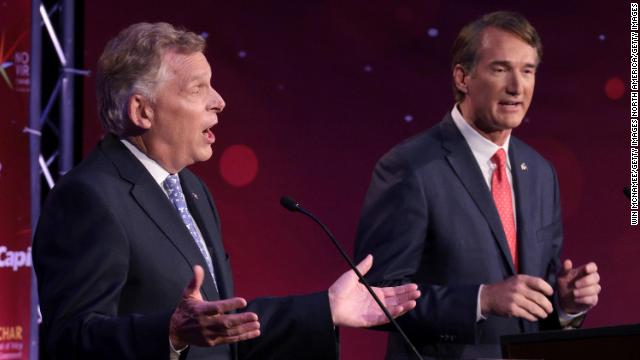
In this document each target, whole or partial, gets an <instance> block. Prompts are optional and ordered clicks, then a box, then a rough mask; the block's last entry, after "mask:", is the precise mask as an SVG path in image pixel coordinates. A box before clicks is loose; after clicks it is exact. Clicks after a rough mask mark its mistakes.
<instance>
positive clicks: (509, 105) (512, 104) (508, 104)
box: [498, 101, 522, 110]
mask: <svg viewBox="0 0 640 360" xmlns="http://www.w3.org/2000/svg"><path fill="white" fill-rule="evenodd" d="M498 105H500V106H501V107H503V108H504V109H511V110H515V109H518V108H520V106H522V102H521V101H499V102H498Z"/></svg>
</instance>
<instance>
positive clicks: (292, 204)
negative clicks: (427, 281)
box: [280, 196, 422, 360]
mask: <svg viewBox="0 0 640 360" xmlns="http://www.w3.org/2000/svg"><path fill="white" fill-rule="evenodd" d="M280 204H281V205H282V206H283V207H284V208H285V209H287V210H289V211H293V212H296V211H297V212H300V213H303V214H305V215H307V216H308V217H310V218H311V220H313V221H314V222H315V223H316V224H318V225H320V227H321V228H322V230H324V232H325V234H327V236H329V239H331V241H332V242H333V245H335V246H336V248H337V249H338V251H339V252H340V255H342V257H343V258H344V259H345V260H346V261H347V263H348V264H349V267H351V269H352V270H353V271H354V272H355V273H356V276H358V279H360V282H361V283H362V284H363V285H364V286H365V288H367V291H369V294H371V297H373V300H375V302H376V303H377V304H378V306H380V309H382V312H383V313H384V314H385V315H386V317H387V319H389V321H390V322H391V324H393V326H394V327H395V328H396V330H398V333H400V335H402V338H403V339H404V341H405V343H407V345H409V347H410V348H411V350H413V352H414V353H415V354H416V357H417V358H418V359H420V360H422V356H421V355H420V353H419V352H418V349H416V347H415V346H414V345H413V343H412V342H411V340H409V337H407V334H405V332H404V331H403V330H402V328H401V327H400V325H399V324H398V323H397V322H396V320H395V319H394V318H393V316H391V314H390V313H389V310H387V308H386V307H385V306H384V304H383V303H382V301H380V298H378V295H376V293H375V292H374V291H373V289H372V288H371V285H369V283H368V282H367V280H366V279H365V278H364V277H363V276H362V274H361V273H360V271H359V270H358V268H356V265H355V264H354V263H353V261H351V258H349V255H347V253H346V252H345V251H344V249H343V248H342V246H340V243H338V241H337V240H336V238H335V237H334V236H333V234H332V233H331V231H329V228H328V227H327V226H326V225H325V224H324V223H323V222H322V221H320V219H318V218H317V217H316V216H315V215H313V214H312V213H310V212H309V211H308V210H306V209H305V208H303V207H302V206H300V204H299V203H298V202H297V201H295V200H293V199H292V198H290V197H288V196H283V197H281V198H280Z"/></svg>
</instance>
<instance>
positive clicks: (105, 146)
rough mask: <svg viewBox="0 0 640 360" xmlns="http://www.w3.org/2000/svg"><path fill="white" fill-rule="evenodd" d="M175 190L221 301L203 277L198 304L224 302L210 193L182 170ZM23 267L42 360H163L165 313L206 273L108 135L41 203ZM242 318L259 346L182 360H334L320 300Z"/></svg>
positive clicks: (145, 179) (164, 203) (272, 306)
mask: <svg viewBox="0 0 640 360" xmlns="http://www.w3.org/2000/svg"><path fill="white" fill-rule="evenodd" d="M180 181H181V184H182V188H183V191H184V193H185V197H186V199H187V204H188V207H189V211H190V212H191V214H192V215H193V218H194V219H195V221H196V223H197V224H198V227H199V228H200V230H201V232H202V235H203V237H204V239H205V241H206V243H207V245H208V247H209V251H210V253H211V257H212V260H213V264H214V268H215V272H216V279H217V283H218V288H219V291H220V292H219V293H218V290H216V288H215V286H214V283H213V280H212V278H211V275H210V274H209V272H208V271H205V272H204V273H205V280H204V283H203V286H202V288H201V293H202V296H203V298H204V299H206V300H217V299H221V298H229V297H233V282H232V274H231V268H230V266H229V259H228V256H227V254H226V252H225V250H224V247H223V244H222V240H221V236H220V224H219V219H218V214H217V212H216V208H215V206H214V203H213V200H212V198H211V195H210V193H209V191H208V190H207V188H206V186H205V185H204V184H203V183H202V181H201V180H200V179H198V178H197V177H196V176H195V175H194V174H193V173H191V172H190V171H189V170H186V169H185V170H183V171H181V172H180ZM33 260H34V267H35V270H36V274H37V278H38V292H39V296H40V306H41V310H42V315H43V323H42V332H41V333H42V338H41V341H42V344H43V346H42V354H43V358H51V359H154V360H156V359H168V357H169V320H170V317H171V314H172V313H173V311H174V310H175V308H176V305H177V304H178V302H179V301H180V298H181V294H182V292H183V290H184V288H185V286H186V285H187V284H188V283H189V281H190V280H191V279H192V278H193V270H192V268H193V266H194V265H196V264H199V265H201V266H202V267H203V268H204V269H206V268H207V267H206V265H205V260H204V258H203V257H202V255H201V253H200V251H199V250H198V248H197V246H196V244H195V242H194V240H193V239H192V237H191V235H190V234H189V231H188V230H187V228H186V227H185V225H184V224H183V223H182V221H181V219H180V217H179V216H178V214H177V212H176V210H175V209H174V207H173V205H172V204H171V202H170V201H169V199H168V198H167V196H166V195H165V194H164V193H163V191H162V189H161V188H160V186H158V184H157V183H156V182H155V180H154V179H153V177H152V176H151V175H150V174H149V172H148V171H147V170H146V169H145V168H144V166H143V165H142V164H141V163H140V162H139V161H138V160H137V159H136V158H135V157H134V155H133V154H131V152H130V151H129V150H128V149H126V147H125V146H124V145H123V144H122V143H121V142H120V141H119V140H118V139H116V138H115V137H113V136H111V135H109V136H107V137H106V138H105V139H104V140H102V141H101V142H100V144H99V145H98V147H97V148H96V149H95V150H94V151H93V152H92V153H91V154H90V155H89V156H88V157H87V159H85V160H84V161H83V162H82V163H81V164H80V165H78V166H77V167H76V168H75V169H73V170H72V171H71V172H69V174H67V175H66V176H64V177H63V178H62V179H61V181H60V182H59V183H58V184H57V185H56V186H55V188H54V189H53V191H52V192H51V194H50V195H49V197H48V199H47V201H46V203H45V205H44V207H43V210H42V214H41V217H40V221H39V223H38V227H37V230H36V234H35V238H34V245H33ZM247 310H248V311H255V312H256V313H257V314H258V316H259V319H260V323H261V332H262V335H261V336H260V337H258V338H257V339H253V340H250V341H245V342H242V343H240V344H239V345H237V346H236V345H232V346H228V345H221V346H216V347H212V348H206V347H196V346H191V347H190V348H189V349H188V350H187V351H186V352H185V353H183V355H182V356H181V358H182V359H225V360H228V359H288V358H308V357H309V356H311V358H314V359H332V358H335V357H336V353H337V349H336V345H337V344H336V338H335V333H334V330H333V324H332V322H331V314H330V309H329V303H328V298H327V294H326V292H323V293H318V294H313V295H307V296H299V297H283V298H262V299H257V300H254V301H252V302H250V303H249V306H248V307H247ZM309 314H313V316H310V315H309ZM309 354H310V355H309Z"/></svg>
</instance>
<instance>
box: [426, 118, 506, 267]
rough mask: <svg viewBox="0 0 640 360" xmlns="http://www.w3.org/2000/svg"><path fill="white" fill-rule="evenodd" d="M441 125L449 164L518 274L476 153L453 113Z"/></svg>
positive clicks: (504, 256)
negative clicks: (470, 146) (454, 118)
mask: <svg viewBox="0 0 640 360" xmlns="http://www.w3.org/2000/svg"><path fill="white" fill-rule="evenodd" d="M439 126H440V129H441V134H442V145H443V147H444V148H445V149H446V150H447V151H449V153H448V154H447V155H446V159H447V161H448V162H449V165H451V167H452V168H453V171H454V172H455V173H456V175H457V176H458V178H459V179H460V181H461V182H462V184H463V185H464V187H465V188H466V189H467V192H468V193H469V195H470V196H471V198H472V199H473V201H474V202H475V204H476V205H477V206H478V209H479V210H480V213H482V215H483V216H484V218H485V219H486V221H487V223H488V224H489V228H491V232H492V233H493V236H494V238H495V240H496V243H497V245H498V248H499V249H500V252H501V253H502V256H503V260H504V261H505V263H506V264H508V267H509V270H510V271H511V273H512V274H515V269H514V266H513V261H512V259H511V253H510V251H509V246H508V245H507V238H506V236H505V234H504V230H503V228H502V222H501V221H500V215H498V210H497V209H496V206H495V204H494V202H493V198H492V197H491V193H490V191H489V188H488V187H487V184H486V182H485V180H484V178H483V175H482V171H481V170H480V166H479V165H478V162H477V161H476V159H475V157H474V156H473V153H472V152H471V149H470V148H469V145H468V144H467V142H466V141H465V139H464V137H463V136H462V134H461V133H460V131H459V130H458V128H457V127H456V125H455V124H454V122H453V119H452V118H451V115H450V114H447V116H446V117H445V118H444V120H443V121H442V122H441V123H440V125H439Z"/></svg>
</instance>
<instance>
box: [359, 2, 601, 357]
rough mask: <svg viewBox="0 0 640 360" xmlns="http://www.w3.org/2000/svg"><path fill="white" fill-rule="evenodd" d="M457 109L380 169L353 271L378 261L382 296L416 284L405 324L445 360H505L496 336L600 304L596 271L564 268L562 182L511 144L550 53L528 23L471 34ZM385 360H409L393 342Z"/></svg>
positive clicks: (575, 316) (422, 345) (500, 24)
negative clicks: (370, 259)
mask: <svg viewBox="0 0 640 360" xmlns="http://www.w3.org/2000/svg"><path fill="white" fill-rule="evenodd" d="M452 54H453V60H452V73H453V74H452V75H453V87H454V92H455V96H456V101H457V102H456V104H455V105H454V107H453V109H452V110H451V112H450V113H448V114H447V115H446V116H445V117H444V119H443V120H442V121H441V122H440V123H438V124H436V125H435V126H434V127H433V128H431V129H429V130H428V131H425V132H423V133H421V134H418V135H417V136H415V137H413V138H410V139H408V140H406V141H404V142H403V143H401V144H399V145H397V146H396V147H394V148H393V149H392V150H391V151H389V152H388V153H387V154H386V155H384V156H383V157H382V159H381V160H380V161H379V162H378V164H377V165H376V168H375V170H374V173H373V177H372V180H371V186H370V188H369V191H368V193H367V196H366V199H365V202H364V206H363V209H362V214H361V219H360V224H359V227H358V235H357V241H356V250H355V252H356V259H357V258H360V259H362V258H364V257H365V256H366V254H369V253H372V254H373V255H374V256H375V258H376V265H375V266H374V267H373V269H372V270H371V271H370V272H369V274H368V275H367V277H368V278H369V279H370V280H371V281H372V282H373V283H375V284H377V285H381V284H385V285H389V284H399V283H403V282H409V281H411V282H416V283H418V284H419V286H420V290H421V291H422V293H423V294H424V295H423V297H422V298H421V299H419V300H418V305H417V306H416V309H415V310H413V311H411V312H409V313H408V314H407V315H405V316H403V317H402V318H400V319H399V320H400V322H401V324H402V325H403V326H404V327H405V328H406V329H407V331H408V332H409V333H410V335H411V337H412V339H413V340H414V341H415V342H416V345H417V347H418V348H419V349H420V351H421V352H422V353H423V354H425V355H427V356H432V357H437V358H476V357H500V348H499V341H500V336H501V335H505V334H515V333H521V332H533V331H537V330H539V329H543V328H554V327H556V328H558V327H560V326H571V325H573V326H575V325H577V323H579V322H580V321H581V319H582V318H583V315H584V313H585V312H586V311H587V310H589V309H590V308H591V307H593V306H595V305H596V303H597V301H598V293H599V292H600V285H599V275H598V272H597V266H596V264H595V263H589V264H586V265H583V266H580V267H575V268H574V267H573V264H572V263H571V261H570V260H565V262H564V263H563V264H560V258H559V256H560V251H561V248H562V223H561V215H560V195H559V193H558V182H557V178H556V173H555V171H554V169H553V167H552V166H551V164H549V163H548V162H547V161H546V160H545V159H543V158H542V157H541V156H540V155H539V154H538V153H536V152H535V151H534V150H533V149H532V148H530V147H528V146H527V145H526V144H524V143H523V142H522V141H520V140H518V139H516V138H515V137H513V136H511V131H512V130H513V129H515V128H516V127H518V126H519V125H520V123H521V122H522V119H523V117H524V116H525V114H526V112H527V109H528V107H529V104H530V102H531V98H532V96H533V90H534V84H535V72H536V68H537V66H538V64H539V63H540V59H541V55H542V45H541V43H540V39H539V37H538V34H537V33H536V31H535V29H534V28H533V27H532V26H531V25H530V24H529V22H528V21H527V20H526V19H525V18H523V17H522V16H521V15H519V14H515V13H508V12H496V13H492V14H488V15H485V16H483V17H481V18H480V19H478V20H476V21H474V22H472V23H470V24H469V25H467V26H466V27H464V28H463V29H462V30H461V32H460V34H459V35H458V38H457V39H456V41H455V43H454V46H453V52H452ZM387 355H388V358H390V359H404V358H412V357H411V353H410V352H409V350H408V349H407V348H406V347H405V345H404V343H403V342H402V340H401V338H400V337H399V336H397V334H393V333H392V334H391V335H390V338H389V347H388V350H387Z"/></svg>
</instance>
